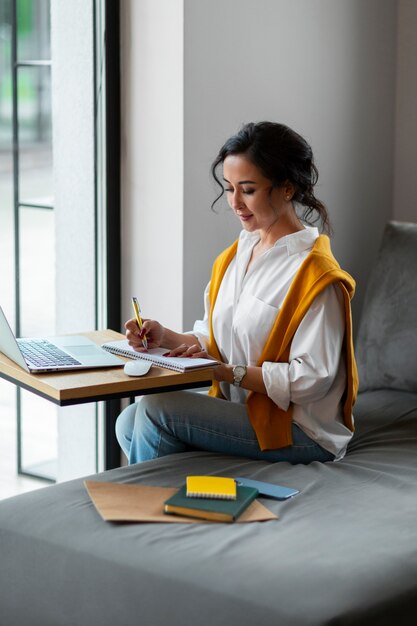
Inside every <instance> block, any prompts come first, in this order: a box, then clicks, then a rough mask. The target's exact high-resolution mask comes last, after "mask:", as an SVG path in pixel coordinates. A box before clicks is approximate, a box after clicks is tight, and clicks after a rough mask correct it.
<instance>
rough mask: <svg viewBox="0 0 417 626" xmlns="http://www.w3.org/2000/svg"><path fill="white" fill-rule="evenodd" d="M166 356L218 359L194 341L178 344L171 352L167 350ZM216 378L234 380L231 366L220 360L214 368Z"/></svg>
mask: <svg viewBox="0 0 417 626" xmlns="http://www.w3.org/2000/svg"><path fill="white" fill-rule="evenodd" d="M164 356H179V357H182V358H187V357H189V358H191V359H193V358H194V359H211V360H213V361H216V359H215V358H214V357H212V356H210V355H209V354H208V353H207V351H206V350H204V348H202V347H201V346H200V344H199V343H194V344H193V345H192V346H187V345H186V344H185V343H183V344H181V345H180V346H177V347H176V348H174V349H173V350H171V351H170V352H166V353H165V354H164ZM213 374H214V378H215V379H216V380H219V381H227V382H229V383H230V382H232V381H233V374H232V372H231V367H230V366H228V365H226V364H225V363H222V362H221V361H218V365H216V366H215V367H214V368H213Z"/></svg>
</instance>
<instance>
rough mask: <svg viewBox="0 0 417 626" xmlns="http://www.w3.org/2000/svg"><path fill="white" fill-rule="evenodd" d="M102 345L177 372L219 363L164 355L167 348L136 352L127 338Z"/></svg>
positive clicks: (132, 357) (115, 351)
mask: <svg viewBox="0 0 417 626" xmlns="http://www.w3.org/2000/svg"><path fill="white" fill-rule="evenodd" d="M101 347H102V348H104V350H107V351H108V352H112V353H113V354H118V355H120V356H125V357H127V358H129V359H144V360H145V361H151V362H152V363H153V364H154V365H159V366H160V367H166V368H167V369H169V370H176V371H177V372H189V371H192V370H196V369H200V368H203V367H214V366H215V365H217V361H213V360H211V359H192V358H181V357H178V356H175V357H167V356H163V355H164V354H165V353H166V352H167V350H168V349H167V348H150V349H149V350H148V351H147V352H136V351H135V350H133V348H131V347H130V346H129V344H128V342H127V339H122V340H121V341H108V342H106V343H103V344H102V346H101Z"/></svg>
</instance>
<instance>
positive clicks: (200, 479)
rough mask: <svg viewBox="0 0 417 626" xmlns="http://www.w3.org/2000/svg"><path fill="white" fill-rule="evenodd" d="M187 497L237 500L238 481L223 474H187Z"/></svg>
mask: <svg viewBox="0 0 417 626" xmlns="http://www.w3.org/2000/svg"><path fill="white" fill-rule="evenodd" d="M186 486H187V498H215V499H219V500H236V482H235V480H234V479H233V478H223V477H221V476H187V485H186Z"/></svg>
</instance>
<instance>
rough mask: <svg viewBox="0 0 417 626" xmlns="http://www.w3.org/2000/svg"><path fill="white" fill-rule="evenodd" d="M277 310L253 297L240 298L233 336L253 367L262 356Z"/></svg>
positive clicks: (234, 320)
mask: <svg viewBox="0 0 417 626" xmlns="http://www.w3.org/2000/svg"><path fill="white" fill-rule="evenodd" d="M278 313H279V309H278V308H277V307H274V306H272V305H271V304H267V303H266V302H264V301H263V300H260V299H259V298H257V297H256V296H253V295H245V296H244V297H241V298H240V300H239V303H238V305H237V307H236V311H235V315H234V319H233V334H234V337H235V341H236V342H237V343H238V344H240V347H241V349H242V350H243V351H244V354H245V355H246V357H247V359H248V363H249V364H251V365H254V364H255V363H256V362H257V361H258V359H259V357H260V356H261V354H262V350H263V348H264V346H265V343H266V342H267V340H268V337H269V335H270V332H271V329H272V326H273V324H274V322H275V320H276V318H277V315H278Z"/></svg>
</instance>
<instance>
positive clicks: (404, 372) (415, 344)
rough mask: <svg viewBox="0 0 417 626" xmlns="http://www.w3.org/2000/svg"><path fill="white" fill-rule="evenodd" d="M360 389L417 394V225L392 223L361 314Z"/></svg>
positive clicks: (357, 354) (359, 339)
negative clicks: (396, 390)
mask: <svg viewBox="0 0 417 626" xmlns="http://www.w3.org/2000/svg"><path fill="white" fill-rule="evenodd" d="M356 360H357V364H358V370H359V381H360V386H359V391H367V390H372V389H398V390H402V391H411V392H417V224H410V223H401V222H389V223H388V224H387V226H386V228H385V232H384V236H383V240H382V244H381V247H380V250H379V254H378V258H377V262H376V264H375V266H374V268H373V270H372V273H371V277H370V281H369V284H368V288H367V292H366V295H365V302H364V307H363V311H362V315H361V320H360V325H359V330H358V336H357V342H356Z"/></svg>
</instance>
